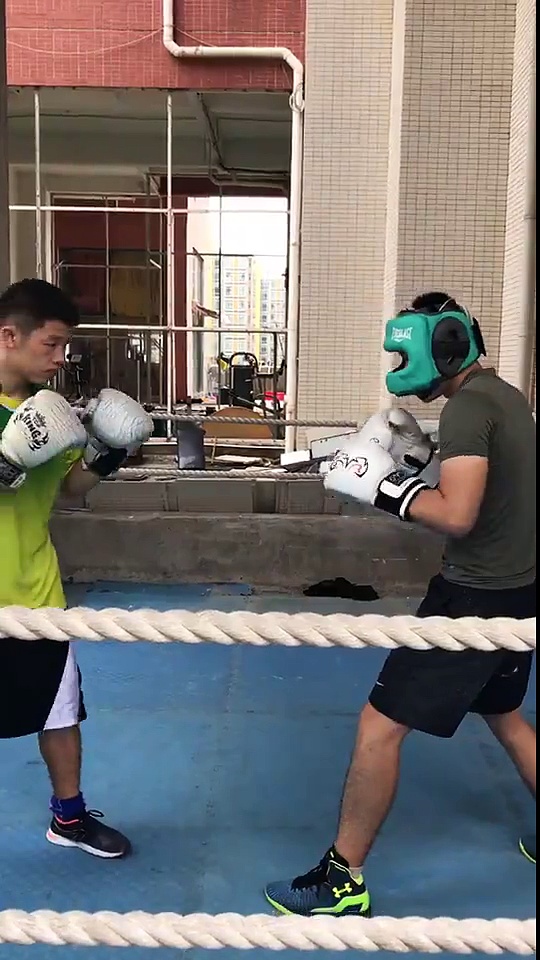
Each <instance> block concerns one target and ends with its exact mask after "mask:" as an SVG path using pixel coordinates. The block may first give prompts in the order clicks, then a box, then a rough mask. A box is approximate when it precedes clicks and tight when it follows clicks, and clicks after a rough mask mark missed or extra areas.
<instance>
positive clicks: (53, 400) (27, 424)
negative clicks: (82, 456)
mask: <svg viewBox="0 0 540 960" xmlns="http://www.w3.org/2000/svg"><path fill="white" fill-rule="evenodd" d="M87 439H88V438H87V435H86V430H85V429H84V427H83V425H82V424H81V422H80V420H79V418H78V416H77V414H76V413H75V412H74V410H72V408H71V407H70V405H69V403H68V402H67V401H66V400H64V398H63V397H61V396H60V395H59V394H58V393H54V392H53V391H52V390H39V391H38V393H36V394H35V395H34V396H33V397H29V398H28V400H25V401H24V402H23V403H21V405H20V406H19V407H18V408H17V410H16V411H15V413H13V414H12V415H11V417H10V419H9V421H8V423H7V425H6V426H5V427H4V431H3V433H2V437H1V439H0V487H4V488H7V489H10V490H16V489H17V488H18V487H20V486H21V484H22V483H24V481H25V479H26V471H27V470H33V469H34V468H35V467H39V466H41V464H43V463H47V462H48V461H49V460H52V459H53V457H56V456H58V455H59V454H61V453H65V452H66V450H76V449H81V450H82V449H84V447H85V446H86V443H87Z"/></svg>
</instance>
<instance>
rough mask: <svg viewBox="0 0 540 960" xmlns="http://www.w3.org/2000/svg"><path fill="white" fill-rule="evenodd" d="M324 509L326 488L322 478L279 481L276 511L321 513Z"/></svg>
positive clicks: (294, 513)
mask: <svg viewBox="0 0 540 960" xmlns="http://www.w3.org/2000/svg"><path fill="white" fill-rule="evenodd" d="M323 510H324V488H323V485H322V482H321V481H320V480H283V481H281V480H280V481H279V483H278V485H277V491H276V513H288V514H292V515H294V516H297V515H299V514H306V513H308V514H319V513H323Z"/></svg>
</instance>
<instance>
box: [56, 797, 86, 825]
mask: <svg viewBox="0 0 540 960" xmlns="http://www.w3.org/2000/svg"><path fill="white" fill-rule="evenodd" d="M50 808H51V810H52V812H53V815H54V816H55V818H56V819H57V820H60V821H61V822H62V823H70V822H71V821H72V820H80V818H81V817H82V816H83V814H84V813H85V812H86V804H85V802H84V797H83V795H82V793H78V794H77V796H76V797H70V798H69V799H68V800H59V798H58V797H51V803H50Z"/></svg>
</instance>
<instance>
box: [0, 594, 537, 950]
mask: <svg viewBox="0 0 540 960" xmlns="http://www.w3.org/2000/svg"><path fill="white" fill-rule="evenodd" d="M69 602H70V604H72V605H84V606H91V607H96V608H100V607H110V606H119V607H126V608H128V609H136V608H140V607H153V608H158V609H162V610H163V609H169V608H171V607H183V608H189V609H193V610H196V609H202V608H205V607H206V608H213V609H215V608H219V609H224V610H234V609H238V608H247V609H250V610H253V611H259V612H263V611H267V610H286V611H291V612H293V611H297V610H304V609H305V610H308V609H309V610H317V611H319V612H336V611H338V610H344V611H347V612H355V613H362V612H370V613H374V612H382V613H404V612H410V611H411V610H412V609H414V603H415V601H414V600H411V601H409V603H407V602H406V601H403V600H385V601H381V602H376V603H370V604H358V603H354V602H352V601H339V600H314V599H309V600H307V599H305V598H302V597H299V598H292V597H283V596H275V595H267V596H264V595H263V596H261V595H259V596H251V595H250V591H249V588H246V587H235V586H234V585H233V586H227V587H214V588H212V587H210V588H209V587H208V586H200V587H197V586H194V585H190V586H189V587H187V586H186V587H182V586H174V587H173V586H167V587H159V586H155V585H152V586H142V585H140V586H139V585H126V584H98V585H96V586H75V587H71V588H69ZM78 656H79V660H80V664H81V667H82V669H83V673H84V676H85V692H86V700H87V706H88V710H89V714H90V719H89V720H88V721H87V723H86V724H85V725H84V737H85V776H84V785H85V794H86V798H87V801H88V803H89V805H90V806H91V807H97V808H99V809H102V810H103V811H105V812H106V816H107V818H108V820H109V822H111V823H112V824H115V825H117V826H118V827H120V828H122V829H123V830H125V832H126V833H128V834H129V836H130V837H131V838H132V839H133V842H134V847H135V855H134V856H133V857H132V858H131V859H129V860H126V861H124V862H103V861H99V860H96V859H93V858H91V857H88V856H87V855H85V854H82V853H80V852H79V851H63V850H61V849H59V848H55V847H52V846H50V845H49V844H47V843H46V841H45V840H44V830H45V828H46V825H47V819H48V813H47V802H48V797H49V788H48V784H47V777H46V773H45V770H44V768H43V765H42V764H41V762H40V760H39V758H38V753H37V749H36V744H35V742H34V740H33V738H27V739H25V740H18V741H8V742H0V768H1V771H2V775H1V780H0V823H1V824H2V827H1V830H0V909H7V908H9V907H17V908H20V909H23V910H35V909H39V908H47V909H52V910H58V911H63V910H86V911H95V910H115V911H126V910H137V909H144V910H147V911H150V912H159V911H175V912H179V913H191V912H198V911H204V912H208V913H219V912H221V911H232V912H237V913H242V914H249V913H259V912H266V910H267V906H266V903H265V901H264V899H263V898H262V896H261V891H262V888H263V887H264V885H265V883H266V882H267V881H269V880H273V879H277V878H285V877H287V876H292V875H295V874H297V873H299V872H304V871H305V870H307V869H308V868H310V867H311V866H313V865H314V864H315V863H316V862H317V861H318V859H319V858H320V856H321V855H322V853H323V852H324V851H325V849H326V848H327V847H328V845H329V843H330V842H331V840H332V838H333V833H334V826H335V820H336V812H337V806H338V803H339V797H340V791H341V785H342V779H343V776H344V773H345V770H346V766H347V763H348V759H349V752H350V748H351V744H352V741H353V736H354V731H355V724H356V716H357V712H358V709H359V707H360V706H361V705H362V703H363V701H364V699H365V697H366V695H367V693H368V691H369V689H370V685H371V683H372V681H373V679H374V677H375V674H376V672H377V670H378V668H379V666H380V664H381V662H382V659H383V657H384V653H383V652H377V651H365V652H364V651H362V652H360V653H358V652H351V651H340V650H337V649H333V650H329V651H315V650H307V649H283V648H274V649H253V648H252V649H248V648H246V649H240V648H239V647H232V648H218V647H213V646H210V645H200V646H193V647H192V646H182V645H180V644H178V645H171V646H163V647H161V646H157V645H152V644H147V645H145V644H137V645H135V646H126V645H122V644H115V643H100V644H80V645H79V650H78ZM533 690H534V687H533ZM533 690H532V691H531V693H530V695H529V700H528V703H527V710H528V713H529V714H530V715H531V716H534V715H535V708H536V701H535V697H534V692H533ZM534 812H535V811H534V807H533V804H532V803H531V801H530V800H529V799H528V797H527V794H526V792H525V790H524V788H523V787H522V786H521V784H520V782H519V780H518V778H517V777H516V776H515V774H514V772H513V770H512V769H511V767H510V765H509V764H508V763H507V761H506V759H505V757H504V756H502V754H501V752H500V750H499V749H498V747H497V746H496V745H495V744H494V743H493V742H492V740H491V739H490V738H489V736H488V735H487V733H486V731H485V729H484V727H483V725H482V723H481V722H480V721H478V720H477V719H475V718H470V719H468V720H467V721H466V722H465V723H464V724H463V725H462V728H461V729H460V731H459V733H458V734H457V735H456V737H455V738H454V739H453V740H452V741H449V742H441V741H437V740H434V739H430V738H429V737H425V736H422V735H414V736H412V737H411V738H410V739H409V742H408V743H407V744H406V747H405V754H404V762H403V777H402V784H401V789H400V793H399V797H398V800H397V803H396V806H395V809H394V812H393V814H392V816H391V817H390V819H389V821H388V823H387V825H386V827H385V829H384V831H383V833H382V835H381V837H380V840H379V842H378V844H377V846H376V848H375V851H374V852H373V854H372V857H371V859H370V861H369V869H368V872H367V878H368V881H369V885H370V888H371V892H372V896H373V901H374V909H375V911H376V912H377V913H378V914H386V915H388V914H391V915H394V916H405V915H411V914H412V915H417V916H418V915H423V916H427V917H430V916H437V915H445V916H455V917H474V916H480V917H496V916H511V917H520V918H525V917H529V916H534V915H535V882H536V875H535V868H534V867H532V866H531V865H530V864H529V863H528V862H527V861H525V860H524V858H523V857H521V856H520V854H519V853H518V851H517V847H516V841H517V836H518V834H519V832H520V831H521V830H522V829H523V828H524V827H526V826H528V825H530V824H531V823H532V821H533V817H534ZM337 922H339V921H337ZM253 953H254V955H256V956H257V958H260V960H265V958H268V957H270V956H274V954H272V953H271V952H270V951H268V952H267V951H264V950H257V951H253ZM185 955H186V957H187V956H189V958H190V960H202V958H206V957H208V952H206V951H203V950H193V951H186V954H185ZM280 955H281V956H283V957H284V958H289V957H291V956H299V954H296V953H294V952H284V953H282V954H280ZM120 956H121V957H122V958H124V957H125V960H150V957H152V958H155V960H172V958H175V960H179V957H180V956H181V952H180V951H174V950H171V949H162V950H151V951H149V950H145V949H139V948H137V949H131V950H125V951H124V950H114V949H112V948H105V947H104V948H95V949H87V948H83V947H78V948H71V947H63V948H61V949H60V950H58V949H57V948H53V947H47V946H34V947H18V948H15V947H14V946H12V945H5V946H3V947H2V946H0V960H53V958H54V960H75V958H77V960H78V958H85V960H86V958H88V960H120ZM219 956H220V958H221V960H231V958H233V957H238V956H239V953H238V951H235V950H223V951H220V954H219ZM324 956H325V958H327V960H333V958H334V957H337V956H338V954H337V953H336V954H334V953H325V954H324ZM339 956H340V957H341V956H343V954H342V953H340V954H339Z"/></svg>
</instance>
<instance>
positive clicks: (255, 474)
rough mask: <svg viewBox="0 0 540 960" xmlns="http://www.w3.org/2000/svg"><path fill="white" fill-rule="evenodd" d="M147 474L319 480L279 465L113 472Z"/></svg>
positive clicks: (125, 476)
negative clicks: (281, 467)
mask: <svg viewBox="0 0 540 960" xmlns="http://www.w3.org/2000/svg"><path fill="white" fill-rule="evenodd" d="M140 474H147V475H148V476H150V477H153V478H154V479H159V478H160V477H165V478H166V479H169V478H170V479H174V480H180V479H184V480H185V479H188V480H193V479H196V480H208V479H211V480H213V479H215V477H219V478H220V480H230V479H235V480H318V481H319V482H320V481H321V477H320V475H319V473H293V472H292V471H289V470H283V469H280V468H279V467H278V468H277V469H272V468H271V467H244V468H242V469H233V470H180V469H179V468H178V467H172V466H170V465H169V464H164V465H163V466H161V465H160V464H159V463H149V464H148V465H146V466H145V465H144V464H142V465H141V466H140V467H121V468H120V470H118V471H117V473H115V474H114V476H115V477H118V479H119V480H123V479H126V480H128V479H129V478H130V477H134V476H136V475H137V476H140Z"/></svg>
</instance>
